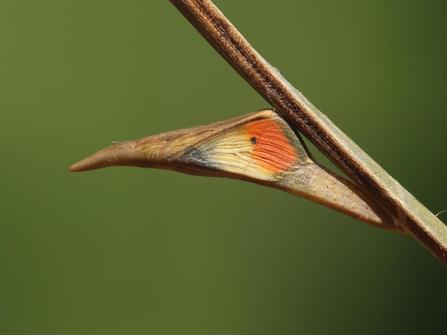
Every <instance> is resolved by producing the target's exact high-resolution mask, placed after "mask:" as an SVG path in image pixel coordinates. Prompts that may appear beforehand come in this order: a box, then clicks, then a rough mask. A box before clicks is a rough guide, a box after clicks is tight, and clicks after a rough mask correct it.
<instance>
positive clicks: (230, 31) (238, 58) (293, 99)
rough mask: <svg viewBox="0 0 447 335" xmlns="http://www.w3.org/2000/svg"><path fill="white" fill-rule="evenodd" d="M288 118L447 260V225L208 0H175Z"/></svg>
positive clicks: (227, 59) (255, 87)
mask: <svg viewBox="0 0 447 335" xmlns="http://www.w3.org/2000/svg"><path fill="white" fill-rule="evenodd" d="M170 2H171V3H172V4H173V5H174V6H175V7H176V8H177V9H178V10H179V11H180V12H181V13H182V14H183V15H184V16H185V17H186V19H187V20H188V21H189V22H190V23H191V24H192V25H193V26H194V27H195V28H196V29H197V31H198V32H199V33H200V34H201V35H202V36H203V37H204V38H205V39H206V40H207V41H208V42H209V43H210V44H211V45H212V46H213V48H214V49H216V51H217V52H218V53H219V54H220V55H221V56H222V57H223V58H224V59H225V60H226V61H227V62H228V63H229V64H230V65H231V66H232V67H233V68H234V69H235V70H236V71H237V72H238V73H239V74H240V75H241V76H242V77H243V78H244V79H245V80H246V81H247V82H248V83H249V84H250V85H251V86H252V87H253V88H254V89H255V90H256V91H257V92H258V93H259V94H260V95H261V96H262V97H264V99H265V100H267V101H268V102H269V103H270V104H271V105H272V106H273V107H274V108H275V109H276V110H277V111H278V112H279V113H280V114H281V115H282V116H283V117H284V118H285V119H287V120H288V121H289V122H290V123H292V124H293V125H294V126H295V127H296V128H297V129H298V130H299V131H300V132H302V133H303V134H304V135H305V136H306V137H307V138H308V139H309V140H310V141H311V142H312V143H313V144H314V145H315V146H316V147H317V148H318V149H319V150H321V151H322V152H323V153H324V154H325V155H326V156H327V157H328V158H329V159H330V160H331V161H332V162H333V163H334V164H335V165H337V166H338V167H339V168H340V169H341V170H342V171H344V172H345V173H346V174H347V175H348V176H349V177H350V178H351V179H352V180H353V181H355V182H356V183H357V184H358V185H359V186H360V187H361V188H362V189H363V190H364V191H365V192H366V193H368V194H369V195H370V196H371V197H372V198H373V199H374V200H375V201H377V203H378V204H380V206H382V207H383V208H384V209H385V210H386V211H387V212H388V213H389V214H390V215H392V216H393V217H395V218H396V219H397V220H398V221H399V222H400V223H401V225H402V226H403V227H405V229H406V232H407V233H409V234H411V235H412V236H413V237H414V238H415V239H416V240H418V241H419V242H420V243H421V244H423V245H424V246H425V247H426V248H427V249H429V250H430V251H431V252H432V253H433V254H434V255H435V256H436V257H438V258H439V259H440V260H441V261H442V262H443V263H444V264H447V227H446V226H445V225H444V224H443V223H442V222H441V221H439V219H438V218H437V217H436V216H435V215H433V214H432V213H431V212H430V211H429V210H428V209H427V208H425V207H424V206H423V205H422V204H421V203H420V202H419V201H418V200H417V199H416V198H415V197H414V196H412V195H411V194H410V193H409V192H408V191H407V190H406V189H405V188H403V187H402V186H401V185H400V184H399V183H398V182H397V181H396V180H395V179H393V178H392V177H391V176H390V175H389V174H388V173H387V172H386V171H385V170H384V169H383V168H382V167H381V166H380V165H378V164H377V163H376V162H375V161H374V160H373V159H371V157H369V156H368V155H367V154H366V153H365V152H364V151H363V150H362V149H360V148H359V147H358V146H357V145H356V144H355V143H354V142H353V141H352V140H351V139H350V138H349V137H347V136H346V135H345V134H344V133H343V132H342V131H341V130H340V129H338V128H337V127H336V126H335V125H334V124H333V123H332V122H331V121H330V120H329V119H328V118H327V117H326V116H325V115H324V114H323V113H321V112H320V111H319V110H318V109H317V108H316V107H315V106H313V105H312V104H311V103H310V102H309V101H308V100H307V99H306V98H305V97H304V96H303V95H302V94H301V93H300V92H298V91H297V90H296V89H295V88H294V87H293V86H292V85H291V84H290V83H289V82H288V81H287V80H286V79H285V78H284V77H282V76H281V75H280V74H279V72H278V71H277V70H276V69H275V68H273V67H272V66H271V65H270V64H269V63H267V61H266V60H265V59H264V58H262V56H261V55H259V53H257V52H256V50H255V49H254V48H253V47H252V46H251V45H250V44H249V43H248V42H247V40H246V39H245V38H244V37H243V36H242V35H241V34H240V33H239V32H238V31H237V29H236V28H235V27H234V26H233V25H232V24H231V23H230V22H229V20H228V19H227V18H226V17H225V16H224V15H223V14H222V12H220V10H219V9H218V8H217V7H216V6H215V5H214V4H213V3H212V2H211V1H207V0H170Z"/></svg>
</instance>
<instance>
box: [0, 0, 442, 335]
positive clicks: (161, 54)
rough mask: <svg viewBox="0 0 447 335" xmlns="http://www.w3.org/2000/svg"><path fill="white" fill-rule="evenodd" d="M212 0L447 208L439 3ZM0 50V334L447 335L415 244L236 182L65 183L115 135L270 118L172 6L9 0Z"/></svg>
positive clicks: (117, 177) (353, 132) (135, 179)
mask: <svg viewBox="0 0 447 335" xmlns="http://www.w3.org/2000/svg"><path fill="white" fill-rule="evenodd" d="M216 4H217V5H218V6H219V7H220V9H221V10H222V11H223V12H224V13H225V14H226V15H227V16H228V17H229V18H230V20H232V22H233V23H234V24H235V25H236V26H237V27H238V29H239V30H240V31H241V32H242V33H243V34H244V35H245V36H246V37H247V39H248V40H249V41H250V42H251V43H252V45H254V46H255V48H257V50H258V51H259V52H260V53H261V54H262V55H263V56H264V57H265V58H266V59H267V60H268V61H269V62H271V64H272V65H273V66H275V67H277V68H278V69H279V70H280V71H281V74H283V75H284V76H285V77H286V78H287V79H288V80H289V81H290V82H291V83H293V84H294V86H295V87H297V88H298V89H299V90H300V91H302V92H303V93H304V94H305V95H306V97H307V98H309V100H310V101H312V102H313V103H314V104H315V105H316V106H317V107H318V108H319V109H320V110H322V111H323V112H324V113H325V114H326V115H328V117H329V118H330V119H332V120H333V121H334V122H335V123H336V124H337V125H338V126H339V127H340V128H341V129H342V130H343V131H345V132H346V133H347V134H348V135H349V136H350V137H351V138H352V139H354V141H356V142H357V143H358V144H359V145H360V146H361V147H362V148H364V150H365V151H366V152H368V153H369V154H370V155H371V156H372V157H373V158H374V159H376V160H377V161H378V162H379V163H380V164H381V165H382V166H383V167H384V168H385V169H386V170H388V171H389V172H390V174H391V175H392V176H393V177H395V178H396V179H397V180H398V181H399V182H401V183H402V184H403V185H404V186H405V187H406V188H407V189H409V190H410V191H411V192H412V193H413V194H414V195H415V196H416V197H417V198H418V199H419V200H420V201H421V202H422V203H424V204H425V205H426V206H427V207H428V208H429V209H430V210H431V211H433V212H434V213H437V212H440V211H442V210H444V209H447V196H446V195H447V191H446V190H447V178H446V171H447V157H446V154H445V153H446V151H445V144H446V141H447V132H446V123H447V116H446V107H445V106H446V105H447V94H446V92H445V89H446V79H447V65H446V59H447V43H446V42H447V23H446V20H445V17H446V16H447V5H446V2H444V1H434V0H432V1H425V2H422V1H406V2H402V1H397V0H394V1H389V0H387V1H384V0H382V1H377V0H374V1H373V0H369V1H354V0H344V1H343V0H342V1H337V2H335V1H296V0H287V1H253V0H252V1H249V0H247V1H229V0H220V1H216ZM0 42H1V44H0V45H1V47H0V48H1V49H0V113H1V121H0V134H1V141H0V148H1V150H0V152H1V157H2V161H1V167H0V171H1V174H0V178H1V193H0V194H1V195H0V197H1V198H0V215H1V223H0V268H1V273H0V333H1V334H297V333H299V334H318V333H324V334H359V333H361V334H377V333H380V334H420V333H431V334H435V333H444V334H445V332H446V331H447V322H446V315H447V303H446V298H447V289H446V285H447V271H446V267H445V266H444V265H442V264H441V262H440V261H438V260H437V259H436V258H435V257H434V256H432V255H431V254H430V253H429V252H428V251H427V250H426V249H425V248H424V247H422V246H421V245H420V244H418V243H417V242H416V241H415V240H413V239H412V238H411V237H409V236H403V235H398V234H394V233H391V232H387V231H382V230H379V229H376V228H372V227H369V226H367V225H365V224H362V223H359V222H356V221H354V220H353V219H351V218H348V217H346V216H343V215H341V214H338V213H335V212H332V211H330V210H328V209H326V208H324V207H321V206H318V205H315V204H312V203H310V202H307V201H304V200H302V199H299V198H296V197H292V196H290V195H288V194H285V193H282V192H280V191H277V190H273V189H268V188H263V187H260V186H257V185H252V184H248V183H241V182H238V181H233V180H224V179H210V178H208V179H207V178H201V177H193V176H187V175H182V174H177V173H174V172H169V171H157V170H145V169H136V168H114V169H105V170H98V171H93V172H88V173H80V174H70V173H69V172H68V171H67V168H68V167H69V166H70V165H71V164H72V163H74V162H76V161H77V160H80V159H82V158H84V157H85V156H87V155H89V154H91V153H93V152H94V151H96V150H98V149H101V148H103V147H106V146H108V145H110V143H111V142H112V141H113V140H130V139H137V138H141V137H144V136H147V135H151V134H155V133H160V132H164V131H168V130H174V129H178V128H184V127H188V126H194V125H199V124H205V123H209V122H213V121H218V120H224V119H227V118H230V117H234V116H237V115H240V114H244V113H247V112H250V111H253V110H256V109H259V108H264V107H268V105H267V104H266V102H265V101H264V100H263V99H261V98H260V97H259V96H258V95H257V94H256V93H255V92H254V91H253V90H252V89H251V87H249V85H248V84H246V83H245V82H244V81H243V80H242V79H241V78H240V77H239V76H238V75H237V74H236V73H235V72H234V71H233V70H232V69H231V68H230V67H229V66H228V65H227V64H226V63H225V62H224V61H223V60H222V59H221V58H220V56H218V55H217V53H216V52H215V51H214V50H213V49H212V48H211V47H210V46H209V45H208V44H207V43H206V42H205V40H204V39H203V38H202V37H201V36H200V35H199V34H198V33H197V32H196V31H195V30H194V29H193V28H192V27H191V26H190V24H189V23H188V22H187V21H186V20H185V19H184V18H183V16H181V15H180V14H179V13H178V11H177V10H176V9H175V8H174V7H173V6H172V5H171V4H170V3H169V2H168V1H137V0H132V1H127V2H124V1H92V0H90V1H48V0H43V1H12V0H3V1H1V2H0ZM314 152H315V150H314ZM446 217H447V214H445V213H444V214H440V219H441V220H443V221H445V220H446Z"/></svg>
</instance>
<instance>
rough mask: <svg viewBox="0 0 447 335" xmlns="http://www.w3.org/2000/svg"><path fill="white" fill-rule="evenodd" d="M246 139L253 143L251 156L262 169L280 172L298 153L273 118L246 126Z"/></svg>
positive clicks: (287, 166) (291, 162)
mask: <svg viewBox="0 0 447 335" xmlns="http://www.w3.org/2000/svg"><path fill="white" fill-rule="evenodd" d="M246 131H247V136H248V140H249V141H250V142H251V143H252V144H253V146H254V148H253V157H252V159H253V160H255V161H256V163H257V164H259V165H260V166H261V167H263V168H264V169H267V170H269V171H271V172H272V173H281V172H283V171H285V170H286V169H288V168H289V167H290V166H291V165H292V164H293V163H294V162H295V161H296V159H297V158H298V153H297V152H296V150H295V148H294V147H293V145H292V143H290V140H289V138H288V137H287V135H286V134H284V132H283V129H282V127H281V125H280V124H278V123H277V122H275V121H274V120H260V121H255V122H251V123H249V124H248V125H247V126H246Z"/></svg>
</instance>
